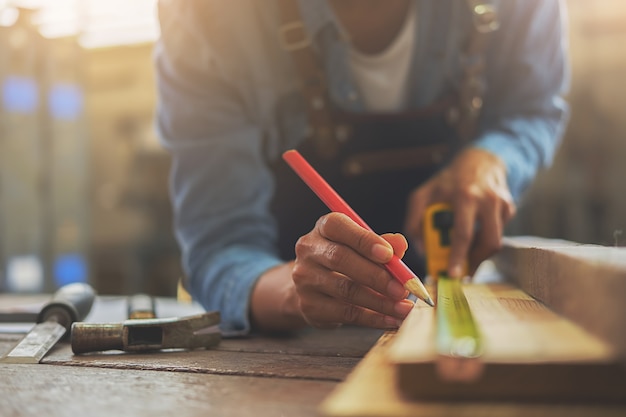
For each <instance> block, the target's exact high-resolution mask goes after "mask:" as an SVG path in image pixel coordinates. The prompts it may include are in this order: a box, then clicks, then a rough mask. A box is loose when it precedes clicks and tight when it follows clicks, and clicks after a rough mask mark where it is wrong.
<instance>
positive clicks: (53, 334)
mask: <svg viewBox="0 0 626 417" xmlns="http://www.w3.org/2000/svg"><path fill="white" fill-rule="evenodd" d="M65 331H66V330H65V327H64V326H62V325H60V324H59V323H57V322H54V321H47V322H44V323H39V324H37V325H35V327H33V328H32V330H31V331H30V332H28V334H27V335H26V336H24V338H23V339H22V340H21V341H20V342H19V343H18V344H17V346H15V347H14V348H13V349H12V350H11V351H10V352H9V353H8V354H7V355H6V356H5V357H4V358H0V362H2V363H39V362H40V361H41V359H42V358H43V357H44V356H45V355H46V353H48V351H49V350H50V349H51V348H52V347H53V346H54V345H55V344H56V343H57V342H58V341H59V340H60V339H61V338H62V337H63V335H64V334H65Z"/></svg>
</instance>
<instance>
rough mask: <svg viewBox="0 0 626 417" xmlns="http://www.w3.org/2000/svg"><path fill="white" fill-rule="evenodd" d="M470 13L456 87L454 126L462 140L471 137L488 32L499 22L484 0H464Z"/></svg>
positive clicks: (479, 104)
mask: <svg viewBox="0 0 626 417" xmlns="http://www.w3.org/2000/svg"><path fill="white" fill-rule="evenodd" d="M467 6H468V8H469V10H470V13H471V14H472V23H473V24H472V30H471V32H470V35H469V39H468V42H467V46H466V49H465V51H464V52H463V56H462V60H463V62H462V64H463V67H464V69H463V75H462V80H461V87H460V90H459V101H458V105H459V109H458V118H457V122H456V130H457V133H458V135H459V138H460V139H461V140H462V141H469V140H471V139H473V137H474V135H475V133H476V132H475V131H476V124H477V120H478V116H479V115H480V110H481V109H482V106H483V96H484V94H485V89H486V86H485V80H484V77H483V75H484V72H485V50H486V49H487V43H488V40H489V35H490V34H491V33H492V32H494V31H496V30H498V28H499V27H500V22H499V21H498V16H497V13H496V11H495V8H494V7H493V5H492V4H490V2H489V1H486V0H467Z"/></svg>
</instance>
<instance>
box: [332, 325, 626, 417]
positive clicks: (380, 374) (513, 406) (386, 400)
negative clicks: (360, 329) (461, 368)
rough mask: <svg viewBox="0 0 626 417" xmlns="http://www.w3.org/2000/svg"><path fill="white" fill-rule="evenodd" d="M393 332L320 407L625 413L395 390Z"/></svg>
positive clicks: (536, 415) (372, 412)
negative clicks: (414, 395)
mask: <svg viewBox="0 0 626 417" xmlns="http://www.w3.org/2000/svg"><path fill="white" fill-rule="evenodd" d="M394 338H395V333H394V332H389V333H387V334H386V335H385V336H383V337H382V338H381V339H380V340H379V342H378V343H377V344H376V345H375V346H374V347H373V348H372V350H371V351H370V352H369V353H368V354H367V355H366V356H365V358H364V359H363V360H362V361H361V362H360V363H359V365H357V367H356V368H355V369H354V371H353V372H352V373H351V374H350V375H349V376H348V378H347V379H346V381H345V382H343V383H341V384H339V385H338V386H337V388H336V389H335V390H334V391H333V392H332V393H331V394H330V395H329V396H328V397H327V398H326V399H325V400H324V402H323V403H322V404H321V406H320V411H321V413H322V414H323V415H325V416H329V417H356V416H359V417H383V416H385V417H438V416H455V417H475V416H507V417H522V416H523V417H587V416H594V417H623V416H624V415H626V406H624V405H610V404H609V405H607V404H576V403H567V402H561V403H546V402H536V403H533V402H512V401H511V402H486V401H484V402H481V401H471V402H468V401H449V400H445V401H440V402H438V401H419V400H410V399H408V398H407V397H405V396H403V395H402V394H401V392H400V390H398V389H396V384H397V379H398V376H397V369H396V367H394V366H392V364H391V363H390V362H389V358H388V357H389V354H388V351H387V350H388V349H389V346H390V345H391V344H392V343H393V341H394Z"/></svg>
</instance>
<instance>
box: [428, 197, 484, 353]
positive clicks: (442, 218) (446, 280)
mask: <svg viewBox="0 0 626 417" xmlns="http://www.w3.org/2000/svg"><path fill="white" fill-rule="evenodd" d="M453 220H454V219H453V212H452V208H451V207H450V206H449V205H448V204H443V203H439V204H434V205H432V206H430V207H429V208H428V209H427V211H426V214H425V220H424V246H425V250H426V262H427V268H428V275H429V276H430V277H431V279H435V280H436V281H437V305H436V309H437V312H436V317H437V340H436V344H437V352H438V353H439V354H440V355H443V356H446V357H453V358H477V357H479V356H480V355H481V354H482V351H483V341H482V337H481V334H480V332H479V330H478V326H477V325H476V321H475V320H474V316H473V315H472V311H471V309H470V307H469V304H468V302H467V299H466V298H465V294H464V293H463V286H462V283H461V280H459V279H454V278H450V277H448V274H447V269H448V260H449V258H450V231H451V230H452V225H453ZM465 270H466V271H467V265H465Z"/></svg>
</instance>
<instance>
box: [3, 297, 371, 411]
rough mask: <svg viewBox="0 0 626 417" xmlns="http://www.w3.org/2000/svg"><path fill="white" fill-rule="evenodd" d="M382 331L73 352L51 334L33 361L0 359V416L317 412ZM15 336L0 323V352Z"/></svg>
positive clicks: (349, 330)
mask: <svg viewBox="0 0 626 417" xmlns="http://www.w3.org/2000/svg"><path fill="white" fill-rule="evenodd" d="M8 299H9V296H7V295H4V296H0V306H1V305H2V304H3V302H4V304H6V302H7V300H8ZM96 321H98V320H96ZM381 334H382V332H381V331H377V330H371V329H363V328H355V327H343V328H339V329H336V330H313V329H310V330H306V331H303V332H301V333H299V334H297V335H294V336H292V337H260V336H256V337H254V336H253V337H246V338H232V339H224V340H222V342H221V344H220V345H219V346H218V347H216V348H214V349H210V350H195V351H168V352H158V353H151V354H128V353H123V352H118V351H112V352H108V353H98V354H89V355H82V356H74V355H73V354H72V352H71V349H70V346H69V344H68V343H59V344H58V345H57V346H55V347H54V348H53V349H52V350H51V351H50V352H49V353H48V355H46V357H44V359H43V360H42V363H41V364H38V365H16V364H0V416H3V417H4V416H11V417H24V416H37V417H40V416H41V417H43V416H46V417H56V416H94V417H97V416H115V415H120V416H149V417H154V416H161V415H163V416H165V415H167V416H175V417H186V416H203V417H204V416H208V415H215V416H218V415H219V416H256V417H263V416H294V417H295V416H316V415H319V414H318V406H319V404H320V403H321V402H322V401H323V400H324V398H326V397H327V396H328V395H329V394H330V393H331V391H332V390H333V389H334V388H335V387H336V386H337V384H338V383H339V382H340V381H342V380H344V379H345V378H346V376H347V375H348V374H349V373H350V371H351V370H352V369H353V368H354V366H355V365H356V364H357V363H358V362H359V360H360V359H361V358H362V357H363V356H364V355H365V354H366V353H367V352H368V350H369V349H370V347H371V346H372V345H373V344H374V343H375V342H376V340H377V339H378V338H379V336H380V335H381ZM22 337H23V334H17V333H0V356H3V355H5V354H6V353H7V352H8V351H9V350H10V349H11V348H12V347H13V346H14V345H15V344H16V343H17V342H18V341H19V340H20V339H21V338H22Z"/></svg>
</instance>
